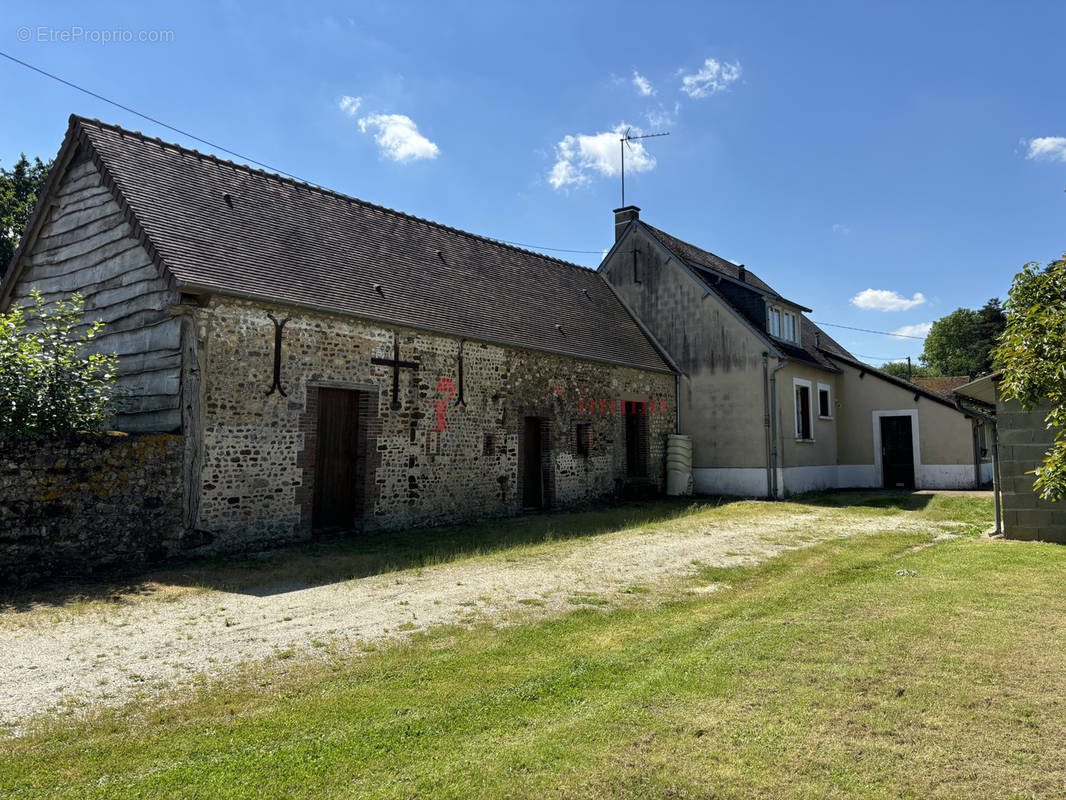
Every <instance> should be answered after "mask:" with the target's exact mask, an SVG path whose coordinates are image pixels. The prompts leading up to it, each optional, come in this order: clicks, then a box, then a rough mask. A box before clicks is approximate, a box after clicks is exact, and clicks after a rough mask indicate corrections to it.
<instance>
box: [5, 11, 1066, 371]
mask: <svg viewBox="0 0 1066 800" xmlns="http://www.w3.org/2000/svg"><path fill="white" fill-rule="evenodd" d="M88 6H89V4H86V3H84V2H80V3H62V2H51V3H48V4H47V6H44V4H38V5H36V6H32V5H30V4H27V3H25V2H19V3H12V2H6V1H5V2H4V3H3V14H2V15H0V18H2V19H3V23H2V27H0V51H3V52H5V53H8V54H10V55H12V56H15V57H16V58H19V59H22V60H24V61H27V62H29V63H31V64H33V65H34V66H37V67H40V68H41V69H44V70H47V71H49V72H53V73H55V74H57V75H59V76H61V77H63V78H66V79H68V80H70V81H73V82H75V83H78V84H80V85H82V86H85V87H86V88H89V89H92V90H93V91H95V92H97V93H99V94H102V95H105V96H107V97H110V98H112V99H114V100H117V101H119V102H121V103H123V104H125V105H128V106H130V107H132V108H134V109H136V110H138V111H141V112H143V113H145V114H148V115H150V116H153V117H156V118H158V119H160V120H162V121H164V122H166V123H168V124H170V125H173V126H176V127H178V128H182V129H183V130H186V131H189V132H190V133H192V134H195V135H196V136H200V137H203V138H204V139H208V140H210V141H213V142H216V143H218V144H220V145H222V146H223V147H226V148H229V149H231V150H234V151H237V152H239V153H242V154H245V155H246V156H249V157H250V158H254V159H256V160H258V161H261V162H264V163H266V164H269V165H271V166H272V167H275V168H278V169H281V170H284V171H286V172H289V173H292V174H294V175H297V176H299V177H301V178H304V179H306V180H309V181H311V182H313V183H318V184H321V185H323V186H326V187H329V188H331V189H335V190H337V191H341V192H344V193H346V194H350V195H354V196H356V197H359V198H362V199H364V200H367V201H370V202H373V203H378V204H381V205H385V206H389V207H392V208H397V209H400V210H402V211H406V212H408V213H412V214H416V215H419V216H424V217H428V218H430V219H434V220H437V221H440V222H443V223H445V224H448V225H452V226H455V227H459V228H463V229H466V230H469V231H472V232H475V233H479V234H483V235H487V236H492V237H494V238H498V239H504V240H509V241H513V242H519V243H524V244H531V245H538V246H541V247H551V248H563V249H572V250H585V251H591V252H588V253H580V252H576V253H575V252H560V253H554V254H555V255H559V256H560V257H563V258H567V259H568V260H572V261H575V262H577V263H580V264H584V265H587V266H595V265H596V264H597V263H598V261H599V253H601V252H602V251H603V250H604V249H606V248H607V247H609V246H610V244H611V242H612V239H613V216H612V213H611V212H612V209H614V208H616V207H617V206H618V205H619V201H620V186H619V177H618V175H617V166H618V165H617V156H616V151H617V147H618V142H617V133H616V131H618V130H619V129H624V128H622V126H627V127H628V126H632V128H633V131H634V133H636V132H644V133H649V132H656V131H660V130H666V131H669V132H670V136H669V137H664V138H659V139H652V140H648V141H647V142H646V143H645V144H646V147H645V148H639V147H638V148H637V149H636V150H635V151H634V152H633V153H632V154H631V156H630V161H628V162H627V180H626V184H627V185H626V200H627V202H629V203H634V204H636V205H639V206H640V207H641V209H642V212H641V213H642V217H643V218H644V219H646V220H647V221H648V222H650V223H651V224H653V225H656V226H657V227H660V228H663V229H665V230H667V231H668V232H670V233H672V234H673V235H675V236H678V237H680V238H683V239H686V240H688V241H691V242H692V243H694V244H697V245H699V246H702V247H704V248H706V249H708V250H711V251H713V252H715V253H717V254H719V255H721V256H723V257H726V258H729V259H732V260H734V261H736V262H741V263H744V264H746V265H747V266H748V267H749V268H750V269H752V270H754V271H755V272H757V273H758V274H759V275H760V276H761V277H763V278H764V279H765V280H767V281H768V282H769V283H770V284H771V285H773V286H774V287H775V288H776V289H777V290H778V291H779V292H781V293H782V294H783V295H785V296H786V297H789V298H790V299H793V300H795V301H797V302H799V303H802V304H804V305H807V306H810V307H811V308H813V309H814V313H813V314H811V315H810V316H811V317H812V318H813V319H814V320H816V321H819V322H822V323H837V324H842V325H850V326H853V327H860V328H870V329H876V330H881V331H897V330H901V329H904V328H905V326H918V327H916V328H912V329H911V331H912V332H915V331H917V332H919V333H920V332H921V327H920V326H921V325H922V324H923V323H928V322H930V321H932V320H934V319H937V318H938V317H941V316H943V315H945V314H947V313H950V312H951V311H953V310H954V309H955V308H957V307H959V306H966V307H971V308H977V307H980V306H981V305H982V304H984V302H985V301H986V300H988V298H990V297H992V296H999V297H1001V298H1005V296H1006V293H1007V290H1008V288H1009V286H1010V281H1011V278H1012V276H1013V275H1014V274H1015V273H1016V272H1017V271H1018V269H1019V268H1020V267H1021V265H1022V264H1024V263H1025V262H1027V261H1030V260H1036V261H1040V262H1045V263H1046V262H1047V261H1050V260H1052V259H1054V258H1057V257H1058V256H1059V255H1060V254H1061V253H1062V252H1063V250H1066V224H1064V222H1066V213H1064V212H1066V193H1064V189H1066V97H1064V87H1066V60H1064V59H1063V58H1062V42H1063V40H1064V36H1066V3H1063V2H1061V0H1060V1H1059V2H1028V1H1027V2H1020V3H1007V2H994V3H981V2H959V3H930V2H922V3H908V2H882V3H864V2H845V3H831V2H826V3H816V2H811V3H796V2H784V3H770V2H732V3H690V4H671V3H659V4H652V3H647V2H644V3H627V2H612V3H573V2H569V3H551V2H540V3H507V2H492V3H472V2H471V3H455V4H447V3H440V2H436V3H428V2H427V3H402V2H383V3H374V2H360V3H349V4H328V3H327V4H319V3H313V2H305V3H270V2H266V3H260V4H254V5H253V4H248V5H247V6H242V5H240V4H235V3H225V2H223V3H211V4H194V3H180V4H178V3H171V4H147V3H144V4H130V3H94V4H92V7H91V8H89V7H88ZM109 36H110V37H111V38H112V39H114V38H132V39H133V41H128V42H124V41H105V40H106V39H107V38H108V37H109ZM142 36H143V37H144V38H146V39H147V40H148V41H138V39H140V38H141V37H142ZM160 40H162V41H160ZM0 74H2V75H3V80H4V82H3V85H4V87H5V89H6V95H7V100H6V106H7V108H8V109H9V112H10V114H11V115H10V116H7V115H5V116H6V117H7V118H6V119H5V121H4V124H2V125H0V165H2V166H6V167H10V166H11V164H12V162H13V161H14V160H15V159H16V158H17V156H18V154H19V152H22V151H25V152H26V153H27V154H28V155H30V156H34V155H40V156H42V157H45V158H48V157H51V156H52V155H54V154H55V152H56V151H57V149H58V147H59V144H60V141H61V139H62V135H63V132H64V131H65V129H66V120H67V116H68V115H69V114H70V113H71V112H76V113H79V114H84V115H86V116H91V117H98V118H100V119H103V120H106V121H109V122H114V123H118V124H121V125H124V126H126V127H130V128H134V129H138V130H142V131H145V132H148V133H150V134H152V135H158V136H161V137H162V138H164V139H166V140H169V141H179V142H182V143H183V144H186V145H188V146H192V147H197V148H198V149H200V150H210V148H208V147H206V146H204V145H202V144H199V143H197V142H195V141H193V140H191V139H188V138H186V137H183V136H180V135H178V134H176V133H174V132H172V131H169V130H167V129H165V128H161V127H159V126H157V125H154V124H152V123H150V122H147V121H145V120H143V119H139V118H138V117H136V116H134V115H132V114H130V113H128V112H126V111H122V110H120V109H117V108H114V107H112V106H109V105H107V104H106V103H103V102H101V101H99V100H95V99H92V98H90V97H87V96H85V95H83V94H80V93H78V92H76V91H75V90H73V89H70V88H68V87H66V86H63V85H60V84H57V83H55V82H52V81H50V80H48V79H46V78H44V77H41V76H40V75H37V74H35V73H32V72H30V71H28V70H26V69H25V68H23V67H20V66H18V65H16V64H13V63H11V62H10V61H7V60H5V59H0ZM223 155H224V154H223ZM871 290H872V291H871ZM886 309H892V310H886ZM827 330H828V331H829V332H830V333H831V334H832V335H834V336H835V337H837V338H838V339H839V340H840V341H841V342H842V343H843V344H844V345H845V346H847V347H848V348H849V349H851V350H852V351H853V352H855V353H856V354H859V355H861V356H864V357H865V358H866V360H870V361H873V362H875V363H879V362H880V360H882V359H885V358H899V357H903V356H907V355H911V356H917V355H918V354H919V353H920V352H921V347H922V344H921V342H920V341H917V340H913V339H910V340H904V339H898V338H893V337H888V336H878V335H871V334H862V333H858V332H854V331H849V330H846V329H842V328H835V327H828V328H827Z"/></svg>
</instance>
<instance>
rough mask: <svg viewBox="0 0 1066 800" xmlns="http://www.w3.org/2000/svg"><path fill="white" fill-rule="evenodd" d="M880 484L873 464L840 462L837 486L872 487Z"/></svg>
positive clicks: (844, 487)
mask: <svg viewBox="0 0 1066 800" xmlns="http://www.w3.org/2000/svg"><path fill="white" fill-rule="evenodd" d="M878 486H880V483H879V482H878V480H877V470H876V469H875V468H874V465H873V464H838V465H837V488H839V489H872V488H876V487H878Z"/></svg>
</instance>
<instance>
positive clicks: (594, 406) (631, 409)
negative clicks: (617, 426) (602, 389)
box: [552, 386, 667, 416]
mask: <svg viewBox="0 0 1066 800" xmlns="http://www.w3.org/2000/svg"><path fill="white" fill-rule="evenodd" d="M552 388H553V389H554V390H555V393H556V394H557V395H559V396H560V397H562V389H561V387H559V386H554V387H552ZM577 413H579V414H620V415H626V416H628V415H631V414H665V413H667V406H666V401H665V400H663V399H662V398H651V399H641V400H627V399H625V398H622V397H588V396H587V395H586V394H585V390H584V389H578V390H577Z"/></svg>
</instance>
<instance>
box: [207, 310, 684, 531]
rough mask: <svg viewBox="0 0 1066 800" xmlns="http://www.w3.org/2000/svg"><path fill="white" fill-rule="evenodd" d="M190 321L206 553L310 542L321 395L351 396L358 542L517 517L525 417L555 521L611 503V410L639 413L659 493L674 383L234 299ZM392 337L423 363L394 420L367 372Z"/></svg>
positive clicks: (387, 372) (376, 379)
mask: <svg viewBox="0 0 1066 800" xmlns="http://www.w3.org/2000/svg"><path fill="white" fill-rule="evenodd" d="M195 313H196V314H197V322H196V327H197V330H198V336H199V339H200V347H201V352H202V354H203V361H202V363H203V395H202V400H201V403H202V408H203V412H202V415H203V428H202V454H201V459H202V461H201V464H202V473H201V474H202V492H201V495H200V509H199V520H198V525H197V527H198V528H199V529H200V530H202V531H204V532H205V533H206V534H208V535H209V537H210V538H211V540H212V542H213V544H212V545H211V546H212V548H215V549H234V548H237V547H241V546H250V545H253V544H257V543H263V542H270V541H283V540H292V539H298V538H303V537H306V536H309V535H310V531H311V519H312V514H313V508H312V504H313V497H314V487H313V485H310V484H311V483H313V480H314V474H315V469H314V464H315V457H316V448H317V425H318V416H317V414H318V411H317V403H318V392H319V390H321V389H322V388H347V389H352V390H358V391H360V392H362V394H361V395H360V398H361V399H360V406H361V408H360V419H361V423H360V424H361V425H363V426H364V428H365V430H361V431H360V436H361V437H362V446H364V447H365V448H366V452H365V453H364V457H363V460H362V462H361V464H360V466H359V470H360V471H361V480H362V484H363V485H362V487H361V488H360V489H359V493H360V503H359V505H360V508H361V513H360V514H359V517H360V518H359V519H358V520H355V523H356V527H359V528H362V529H381V528H390V529H395V528H402V527H406V526H414V525H425V524H437V523H444V522H454V521H460V520H467V519H473V518H483V517H487V516H493V515H496V516H503V515H508V514H515V513H518V512H519V511H520V510H521V505H520V504H521V501H522V498H521V489H520V480H519V479H520V477H521V476H520V468H519V456H520V443H519V440H520V431H521V427H522V423H523V418H524V417H525V416H540V417H542V418H544V419H545V420H546V423H545V426H544V428H543V430H545V431H546V432H547V436H548V439H549V442H550V445H549V447H550V464H551V466H550V470H549V472H550V475H549V480H548V485H549V487H550V488H549V492H550V495H551V498H550V499H551V505H552V506H553V507H559V506H564V505H569V504H573V503H578V502H582V501H585V500H591V499H594V498H599V497H601V496H603V495H605V494H608V493H610V492H612V491H613V490H614V488H615V485H616V480H617V479H619V478H623V477H624V476H625V465H626V458H625V417H624V415H623V414H622V413H621V412H622V406H621V400H622V399H630V400H639V401H642V405H641V406H640V409H641V410H642V412H643V414H644V415H646V422H645V423H644V424H645V425H646V428H647V431H648V474H649V478H650V480H651V481H653V482H655V483H657V484H658V485H660V486H661V484H662V479H663V474H664V463H663V462H664V453H665V440H666V436H667V434H668V433H671V432H673V430H674V420H675V417H674V414H675V408H674V377H673V375H669V374H665V373H653V372H647V371H642V370H637V369H631V368H626V367H618V366H612V365H609V364H601V363H595V362H590V361H581V360H577V359H573V358H568V357H565V356H557V355H552V354H548V353H543V352H534V351H527V350H519V349H515V348H507V347H502V346H496V345H491V344H486V343H483V342H475V341H465V342H462V341H461V340H459V339H457V338H455V337H450V336H445V335H436V334H431V333H426V332H424V331H416V330H412V329H405V328H394V327H391V326H385V325H378V324H375V323H371V322H364V321H360V320H356V319H347V318H341V317H336V316H331V315H325V314H316V313H313V312H308V311H302V310H297V309H291V308H289V309H285V308H280V307H266V306H263V305H258V304H253V303H246V302H241V301H236V300H225V299H215V300H212V301H211V303H210V304H209V305H208V306H207V307H205V308H202V309H198V310H197V311H196V312H195ZM268 314H271V315H272V316H273V317H274V318H275V319H277V320H279V321H281V320H287V322H286V323H285V325H284V328H283V339H282V358H281V372H280V386H281V389H282V390H283V391H284V393H285V394H284V396H283V395H282V393H281V391H277V390H275V391H274V392H273V393H270V394H268V390H269V389H270V387H271V386H272V384H273V382H274V335H275V326H274V323H273V322H272V321H271V319H270V318H269V317H268ZM394 335H396V336H397V337H398V342H399V347H400V353H399V355H400V360H401V361H409V362H417V363H418V364H419V369H418V370H417V371H414V370H411V369H408V368H404V369H401V370H400V376H399V395H398V398H397V399H398V401H399V403H400V408H399V409H398V410H393V409H392V408H391V403H392V400H393V398H392V386H393V369H392V367H390V366H382V365H375V364H372V363H371V359H373V358H381V359H392V358H393V347H394V338H393V337H394ZM604 335H610V332H608V331H605V332H604ZM460 348H461V349H462V355H463V373H462V386H461V389H462V400H463V403H462V404H460V403H459V402H458V401H459V391H460V375H459V367H458V364H459V358H458V357H459V353H460ZM601 400H602V401H605V402H599V401H601ZM439 408H443V414H444V416H443V417H440V416H439V415H438V409H439ZM612 410H613V413H612ZM579 422H580V423H588V424H589V425H590V426H591V431H590V434H591V437H590V438H591V446H590V449H589V452H588V454H587V455H585V454H579V453H578V445H577V442H576V438H577V428H576V423H579Z"/></svg>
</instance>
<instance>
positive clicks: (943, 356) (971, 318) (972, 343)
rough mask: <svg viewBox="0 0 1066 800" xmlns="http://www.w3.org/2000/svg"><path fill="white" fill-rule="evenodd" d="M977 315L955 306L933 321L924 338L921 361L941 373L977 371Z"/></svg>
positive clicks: (967, 373) (969, 310)
mask: <svg viewBox="0 0 1066 800" xmlns="http://www.w3.org/2000/svg"><path fill="white" fill-rule="evenodd" d="M979 318H980V317H979V315H978V313H977V312H976V311H974V310H973V309H969V308H958V309H956V310H955V311H953V312H951V313H950V314H948V315H947V316H946V317H941V318H940V319H938V320H937V321H936V322H934V323H933V327H932V328H930V329H929V334H928V335H927V336H926V337H925V350H923V351H922V356H921V359H922V363H924V364H926V365H927V366H930V367H932V368H933V369H935V370H936V371H937V373H938V374H940V375H974V374H976V370H977V365H978V362H979V361H980V358H979V355H978V351H977V340H978V338H979V336H980V326H979V324H978V321H979Z"/></svg>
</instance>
